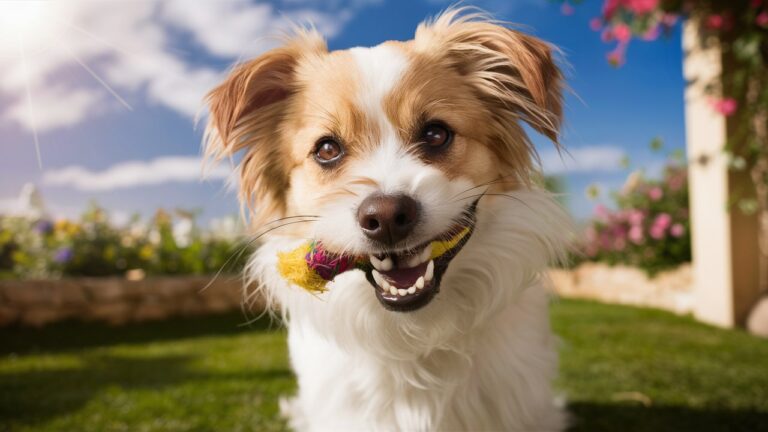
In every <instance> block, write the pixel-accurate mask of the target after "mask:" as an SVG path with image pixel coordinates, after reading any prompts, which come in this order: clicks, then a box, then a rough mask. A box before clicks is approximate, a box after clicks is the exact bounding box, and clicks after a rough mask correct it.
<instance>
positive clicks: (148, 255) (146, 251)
mask: <svg viewBox="0 0 768 432" xmlns="http://www.w3.org/2000/svg"><path fill="white" fill-rule="evenodd" d="M154 254H155V253H154V251H153V250H152V246H150V245H144V246H143V247H142V248H141V249H140V250H139V257H140V258H141V259H143V260H150V259H152V256H153V255H154Z"/></svg>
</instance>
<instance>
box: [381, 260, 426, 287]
mask: <svg viewBox="0 0 768 432" xmlns="http://www.w3.org/2000/svg"><path fill="white" fill-rule="evenodd" d="M426 271H427V263H426V262H425V263H422V264H419V265H417V266H416V267H411V268H394V269H392V270H389V271H381V272H379V273H381V274H382V276H384V278H386V279H387V282H389V283H390V284H391V285H393V286H395V287H396V288H403V289H408V288H410V287H412V286H413V285H414V284H415V283H416V281H417V280H418V279H419V277H420V276H424V272H426Z"/></svg>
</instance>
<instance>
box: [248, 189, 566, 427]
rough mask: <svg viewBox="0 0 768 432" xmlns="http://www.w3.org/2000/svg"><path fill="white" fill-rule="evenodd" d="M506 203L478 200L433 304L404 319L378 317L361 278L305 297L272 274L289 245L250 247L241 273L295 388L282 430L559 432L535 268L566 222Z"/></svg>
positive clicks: (551, 209)
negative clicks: (278, 331)
mask: <svg viewBox="0 0 768 432" xmlns="http://www.w3.org/2000/svg"><path fill="white" fill-rule="evenodd" d="M511 196H513V197H515V198H516V199H511V198H505V197H487V198H484V199H483V200H481V204H480V208H479V210H478V225H477V229H476V232H475V233H474V235H473V237H472V238H471V239H470V241H469V242H468V243H467V245H466V246H465V248H464V249H463V250H462V252H461V253H460V254H459V255H458V256H457V257H456V258H455V259H454V260H453V261H452V262H451V264H450V266H449V267H448V270H447V272H446V274H445V276H444V278H443V281H442V284H441V290H440V293H439V294H438V295H437V297H436V298H435V299H434V300H433V301H432V303H430V304H429V305H427V306H426V307H424V308H423V309H420V310H418V311H415V312H410V313H394V312H389V311H386V310H384V309H383V308H382V306H381V304H379V302H378V301H377V300H376V298H375V297H374V295H373V293H372V292H371V290H372V289H373V288H372V287H371V286H370V284H369V283H368V282H367V281H366V280H365V277H364V275H363V273H362V272H360V271H352V272H348V273H345V274H342V275H341V276H339V277H337V279H336V280H335V282H334V283H332V285H331V286H330V287H329V288H330V289H329V290H328V291H327V292H326V293H324V294H321V295H319V296H314V295H310V294H308V293H307V292H306V291H304V290H302V289H301V288H297V287H294V286H289V285H288V284H287V283H286V282H285V281H284V280H283V279H282V278H281V277H280V276H279V275H278V274H277V272H276V270H275V269H276V252H277V251H278V250H285V249H288V248H291V247H292V246H294V245H295V240H286V239H281V238H279V237H275V238H272V239H270V240H269V241H268V242H266V243H265V244H264V246H262V247H261V248H260V250H259V251H258V252H257V254H256V255H255V256H254V257H253V259H252V261H251V262H250V266H249V269H248V271H249V274H250V275H251V277H253V278H254V280H258V281H261V285H260V287H261V289H262V290H264V292H265V294H267V295H268V296H269V298H271V299H272V301H274V302H277V303H278V304H279V305H280V307H281V309H282V311H283V312H284V314H285V315H286V323H287V325H288V332H289V348H290V353H291V364H292V366H293V368H294V371H295V372H296V375H297V377H298V381H299V393H298V395H297V396H296V398H295V399H293V400H291V401H290V402H287V403H285V404H284V410H285V411H286V414H287V415H289V417H290V422H291V426H292V427H294V428H295V429H296V430H312V431H315V430H316V431H322V430H344V429H346V430H393V429H397V430H408V431H416V430H507V431H509V430H514V431H557V430H561V429H563V427H564V425H565V416H564V414H563V412H562V411H561V410H560V408H558V407H557V406H556V405H555V403H554V397H553V393H552V390H551V381H552V379H553V378H554V377H555V374H556V369H557V354H556V339H555V338H554V337H553V335H552V334H551V332H550V327H549V315H548V302H549V295H548V292H547V289H546V281H545V280H543V276H542V270H544V268H545V267H546V265H547V263H548V261H549V260H550V259H551V258H552V257H553V256H555V255H556V254H557V253H558V251H562V250H564V245H563V243H562V241H563V238H564V233H563V232H562V231H561V230H562V229H563V227H567V226H568V218H567V216H566V215H565V214H564V212H563V211H562V209H561V208H560V206H559V205H558V204H556V203H555V202H553V201H552V199H551V198H550V197H549V196H548V195H547V194H546V193H544V192H540V191H527V192H516V193H513V194H512V195H511ZM518 200H519V201H518ZM339 229H340V230H341V229H348V228H346V227H339Z"/></svg>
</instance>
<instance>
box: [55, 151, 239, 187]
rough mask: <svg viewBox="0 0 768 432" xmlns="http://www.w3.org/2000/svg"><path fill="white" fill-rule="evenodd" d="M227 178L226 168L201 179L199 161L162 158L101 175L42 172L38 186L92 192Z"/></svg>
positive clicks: (83, 171)
mask: <svg viewBox="0 0 768 432" xmlns="http://www.w3.org/2000/svg"><path fill="white" fill-rule="evenodd" d="M230 175H231V170H230V168H228V167H227V166H224V165H219V166H216V167H213V168H212V169H210V170H207V172H206V173H205V176H203V165H202V162H201V159H200V158H199V157H196V156H166V157H159V158H156V159H153V160H150V161H127V162H120V163H118V164H115V165H112V166H111V167H109V168H107V169H105V170H102V171H93V170H89V169H87V168H83V167H81V166H76V165H73V166H69V167H65V168H61V169H56V170H51V171H47V172H45V173H44V174H43V180H42V183H43V185H46V186H68V187H72V188H75V189H78V190H81V191H89V192H96V191H109V190H114V189H123V188H132V187H138V186H149V185H157V184H162V183H169V182H195V181H200V180H201V179H203V178H206V179H216V180H226V179H228V178H229V177H230Z"/></svg>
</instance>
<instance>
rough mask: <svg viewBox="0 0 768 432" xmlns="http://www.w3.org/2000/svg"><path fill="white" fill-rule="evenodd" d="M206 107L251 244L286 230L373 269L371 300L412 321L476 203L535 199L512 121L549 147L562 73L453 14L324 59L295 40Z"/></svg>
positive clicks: (458, 245)
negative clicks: (237, 156) (257, 236)
mask: <svg viewBox="0 0 768 432" xmlns="http://www.w3.org/2000/svg"><path fill="white" fill-rule="evenodd" d="M209 104H210V121H209V127H208V137H207V150H208V151H209V152H210V153H211V154H213V155H216V156H222V155H231V154H233V153H235V152H238V151H240V150H243V151H244V156H243V158H242V162H241V167H240V193H241V194H240V198H241V201H242V202H243V204H244V205H245V206H246V208H248V209H249V210H250V212H251V216H252V220H253V221H254V226H255V227H256V228H257V230H258V229H259V228H262V229H269V228H274V227H275V226H276V225H275V224H274V223H273V222H272V221H275V220H278V219H281V218H293V219H282V220H283V222H285V223H290V226H285V227H284V228H281V229H280V232H281V235H294V236H296V237H303V238H312V239H314V240H317V241H319V242H321V243H322V244H323V246H324V248H325V249H326V250H328V251H331V252H333V253H338V254H345V255H353V256H357V257H366V258H367V260H369V261H370V263H371V265H370V266H369V268H368V270H367V279H368V281H369V282H370V284H371V285H372V286H373V288H374V290H373V292H372V293H368V294H366V295H373V294H374V293H375V296H376V298H377V299H378V300H379V302H380V303H381V304H382V305H383V306H384V307H385V308H387V309H390V310H396V311H406V310H414V309H418V308H421V307H423V306H424V305H426V304H428V303H429V302H430V301H431V300H432V298H433V297H434V296H435V294H436V293H437V292H438V291H439V289H440V285H441V280H442V279H443V276H444V275H445V273H446V271H447V269H448V268H449V266H451V262H452V260H453V259H454V258H455V257H457V256H459V255H460V252H461V249H462V247H463V246H464V245H465V243H467V242H468V241H469V240H470V238H471V237H472V236H473V234H474V232H475V230H476V221H477V212H478V201H479V199H480V198H481V197H483V196H486V197H487V196H494V195H498V194H503V193H508V192H510V191H515V190H521V189H526V188H528V187H529V186H530V181H531V178H532V173H533V172H534V164H533V159H534V156H535V150H534V148H533V146H532V144H531V142H530V141H529V139H528V137H527V136H526V134H525V131H524V130H523V127H522V125H521V122H520V121H521V120H522V122H525V123H528V124H529V125H530V126H531V127H532V128H534V129H535V130H537V131H539V132H540V133H542V134H544V135H546V136H547V137H549V138H551V139H552V140H553V141H554V142H557V136H558V132H559V126H560V122H561V112H562V108H561V75H560V72H559V70H558V68H557V67H556V65H555V63H554V62H553V59H552V54H551V49H550V47H549V46H548V45H547V44H545V43H543V42H541V41H539V40H537V39H535V38H533V37H530V36H526V35H524V34H522V33H520V32H517V31H515V30H510V29H508V28H505V27H502V26H500V25H497V24H494V23H492V22H489V21H488V20H484V19H482V18H481V17H478V16H474V15H464V16H462V15H461V13H460V11H457V10H454V11H451V12H447V13H445V14H443V15H442V16H440V17H439V18H438V19H436V20H435V21H433V22H430V23H425V24H422V25H420V26H419V28H418V29H417V31H416V35H415V38H414V39H413V40H411V41H407V42H386V43H383V44H381V45H378V46H376V47H373V48H352V49H349V50H344V51H334V52H329V51H328V50H327V49H326V45H325V42H324V41H323V40H322V39H321V38H320V36H319V35H317V34H316V33H315V32H312V31H300V32H297V34H296V35H295V36H294V37H293V38H292V39H290V40H289V41H287V42H286V43H285V44H284V45H283V46H282V47H280V48H277V49H273V50H272V51H269V52H267V53H265V54H264V55H262V56H260V57H258V58H256V59H254V60H252V61H250V62H247V63H244V64H242V65H240V66H238V67H236V68H235V69H234V70H233V72H232V73H231V74H230V76H229V77H228V78H227V79H226V81H225V82H224V83H223V84H221V85H220V86H219V87H217V88H216V89H214V90H213V91H212V92H211V94H210V95H209ZM299 222H301V223H299Z"/></svg>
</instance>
